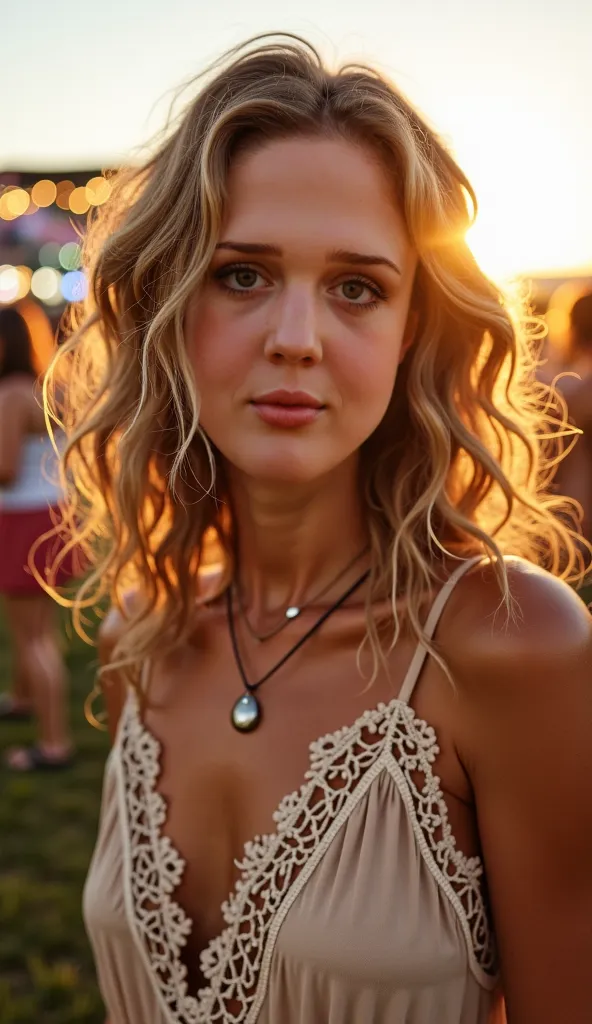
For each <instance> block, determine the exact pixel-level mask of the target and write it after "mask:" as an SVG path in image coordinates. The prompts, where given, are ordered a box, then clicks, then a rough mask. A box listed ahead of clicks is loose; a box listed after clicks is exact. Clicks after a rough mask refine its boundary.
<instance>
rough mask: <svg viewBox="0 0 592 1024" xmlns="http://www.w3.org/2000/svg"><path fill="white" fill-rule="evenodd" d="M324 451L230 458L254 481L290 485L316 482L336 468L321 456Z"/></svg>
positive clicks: (279, 452)
mask: <svg viewBox="0 0 592 1024" xmlns="http://www.w3.org/2000/svg"><path fill="white" fill-rule="evenodd" d="M320 454H321V453H320V452H318V451H317V452H316V453H314V454H313V453H311V452H310V451H308V452H297V451H294V450H292V451H287V450H286V448H285V447H284V448H283V450H282V451H277V452H266V453H255V452H250V453H249V454H248V455H245V457H244V458H237V459H236V460H234V459H230V460H228V461H230V463H231V465H233V466H234V468H235V469H236V470H238V472H239V473H240V474H241V475H243V476H245V477H248V478H249V479H251V480H253V481H257V482H260V483H262V484H266V485H269V486H274V485H277V486H283V487H286V486H289V485H294V486H296V485H303V484H309V483H312V482H313V481H314V480H317V479H319V478H320V477H322V476H325V474H327V473H329V472H331V470H332V469H334V468H335V463H334V462H333V461H331V460H326V459H322V458H320V457H319V456H320Z"/></svg>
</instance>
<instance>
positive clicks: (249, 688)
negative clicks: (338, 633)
mask: <svg viewBox="0 0 592 1024" xmlns="http://www.w3.org/2000/svg"><path fill="white" fill-rule="evenodd" d="M369 575H370V569H367V570H366V571H365V572H364V573H362V575H361V576H360V577H359V578H358V579H357V580H356V582H355V583H352V585H351V587H348V589H347V590H346V591H345V593H344V594H342V595H341V597H339V598H338V599H337V601H335V602H334V604H332V605H331V606H330V607H329V608H327V609H326V611H324V612H323V614H322V615H321V616H320V618H318V619H317V621H316V622H315V624H314V625H313V626H311V628H310V629H309V630H307V632H306V633H305V634H304V636H302V637H300V640H298V641H297V643H295V644H294V646H293V647H291V648H290V650H289V651H288V652H287V653H286V654H284V656H283V657H282V658H280V660H279V661H278V662H277V663H276V664H275V665H274V666H273V668H271V669H269V671H268V672H266V673H265V675H264V676H262V677H261V679H258V680H257V682H255V683H252V682H250V680H249V679H248V678H247V673H246V672H245V667H244V665H243V661H242V658H241V656H240V651H239V649H238V642H237V638H236V629H235V622H234V612H233V610H232V589H231V587H228V589H227V591H226V610H227V615H228V632H229V633H230V640H231V642H232V651H233V654H234V660H235V662H236V667H237V668H238V671H239V674H240V677H241V679H242V681H243V684H244V687H245V693H244V694H243V695H242V697H239V698H238V700H237V701H236V702H235V703H234V705H233V707H232V711H231V713H230V720H231V722H232V724H233V726H234V728H235V729H237V730H238V732H252V731H253V729H256V728H257V726H258V725H259V724H260V722H261V718H262V710H261V705H260V703H259V701H258V700H257V697H256V696H255V692H256V690H258V689H259V687H260V686H263V683H266V682H267V680H268V679H270V678H271V676H273V675H275V673H276V672H277V671H278V669H280V668H281V667H282V665H285V664H286V662H287V660H288V658H291V657H292V655H293V654H296V651H298V650H299V649H300V648H301V647H302V645H303V644H305V643H306V641H307V640H309V639H310V637H311V636H312V635H313V633H316V632H317V630H318V629H320V628H321V626H322V625H323V622H325V621H326V620H327V619H328V618H329V616H330V615H332V614H333V612H335V611H337V609H338V608H340V607H341V605H342V604H344V602H345V601H347V599H348V597H350V596H351V594H353V593H354V591H356V590H357V589H358V588H359V587H361V586H362V583H364V582H365V580H367V579H368V576H369Z"/></svg>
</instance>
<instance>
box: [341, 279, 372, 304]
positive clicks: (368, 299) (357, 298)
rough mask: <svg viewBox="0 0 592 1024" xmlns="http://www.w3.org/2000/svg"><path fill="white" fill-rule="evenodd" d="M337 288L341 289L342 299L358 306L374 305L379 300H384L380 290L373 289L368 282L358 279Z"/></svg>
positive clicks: (343, 283) (345, 282)
mask: <svg viewBox="0 0 592 1024" xmlns="http://www.w3.org/2000/svg"><path fill="white" fill-rule="evenodd" d="M337 287H338V288H340V289H341V295H342V297H343V298H344V299H346V300H347V301H348V302H351V303H353V304H354V305H356V306H368V305H374V304H375V303H376V301H377V300H378V299H380V298H382V296H381V294H380V292H379V290H378V288H375V287H372V286H371V285H370V284H369V282H367V281H361V280H357V279H356V278H351V279H350V280H348V281H342V282H341V283H340V284H339V285H338V286H337Z"/></svg>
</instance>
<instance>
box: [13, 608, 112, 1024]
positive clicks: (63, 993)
mask: <svg viewBox="0 0 592 1024" xmlns="http://www.w3.org/2000/svg"><path fill="white" fill-rule="evenodd" d="M68 632H71V630H69V631H68ZM67 656H68V665H69V669H70V673H71V694H70V704H71V716H72V727H73V731H74V738H75V743H76V748H77V757H76V764H75V767H74V768H73V769H72V770H70V771H68V772H64V773H63V774H61V773H58V774H55V775H52V774H47V775H40V774H36V775H21V776H19V775H14V774H11V773H9V772H7V771H6V770H5V769H4V768H0V1024H17V1022H18V1024H102V1022H103V1021H104V1020H105V1014H104V1011H103V1008H102V1004H101V1000H100V997H99V994H98V990H97V986H96V980H95V972H94V967H93V962H92V956H91V952H90V949H89V944H88V941H87V938H86V934H85V931H84V926H83V923H82V919H81V909H80V905H81V895H82V886H83V884H84V878H85V875H86V871H87V869H88V864H89V860H90V856H91V853H92V848H93V845H94V841H95V836H96V829H97V820H98V813H99V802H100V791H101V780H102V772H103V764H104V760H105V756H106V753H107V749H108V738H107V736H106V734H105V733H102V732H99V731H97V730H95V729H92V728H91V726H89V725H88V723H87V722H86V721H85V718H84V700H85V697H86V695H87V694H88V693H89V691H90V689H91V687H92V681H93V675H94V666H95V659H96V652H95V650H94V649H93V648H90V647H88V646H87V645H85V644H83V643H82V641H80V640H79V639H78V638H77V637H74V638H73V639H70V640H68V654H67ZM9 677H10V655H9V650H8V645H7V638H6V634H5V631H4V627H3V623H2V621H1V619H0V689H3V688H4V687H5V686H6V685H7V683H8V681H9ZM33 738H34V728H33V726H31V725H29V724H24V725H21V724H20V723H19V724H18V725H16V724H13V725H7V724H0V756H1V754H2V751H3V750H4V749H5V748H6V747H8V746H11V745H12V744H15V743H17V744H18V743H21V742H25V743H28V742H30V741H31V740H32V739H33Z"/></svg>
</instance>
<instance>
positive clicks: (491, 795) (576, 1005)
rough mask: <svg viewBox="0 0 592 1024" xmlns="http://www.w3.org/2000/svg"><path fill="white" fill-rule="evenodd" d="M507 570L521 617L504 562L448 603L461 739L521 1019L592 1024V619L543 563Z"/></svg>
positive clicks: (505, 969)
mask: <svg viewBox="0 0 592 1024" xmlns="http://www.w3.org/2000/svg"><path fill="white" fill-rule="evenodd" d="M507 569H508V580H509V585H510V593H511V597H512V603H513V610H512V613H511V614H508V613H507V611H506V609H505V608H504V607H503V605H502V604H501V598H500V589H499V585H498V583H497V581H496V579H495V576H494V573H493V570H492V568H491V567H487V568H479V569H478V570H477V571H475V572H473V573H471V574H470V575H468V576H467V577H465V578H464V579H463V580H462V581H461V582H460V583H459V584H458V587H457V592H455V593H454V594H453V597H452V599H451V602H450V607H449V608H448V609H447V613H446V626H447V628H446V630H445V632H444V635H445V642H444V645H443V646H445V648H446V651H445V656H446V657H447V659H448V664H449V667H450V669H451V673H452V675H453V677H454V681H455V684H456V694H455V715H456V718H455V725H456V735H455V745H456V749H457V751H458V754H459V757H460V760H461V762H462V764H463V765H464V767H465V770H466V771H467V774H468V777H469V779H470V781H471V785H472V789H473V793H474V799H475V804H476V808H477V817H478V823H479V835H480V840H481V847H482V852H483V859H484V864H485V868H486V871H487V880H488V891H489V894H490V901H491V906H492V911H493V919H494V923H495V929H496V936H497V941H498V947H499V950H500V958H501V963H502V978H503V987H504V995H505V999H506V1005H507V1010H508V1019H509V1020H510V1019H511V1020H521V1021H522V1020H529V1021H533V1020H537V1021H540V1022H541V1024H543V1022H545V1024H546V1022H547V1021H548V1022H549V1024H551V1022H554V1021H557V1020H570V1021H572V1020H573V1021H575V1020H578V1021H580V1020H581V1021H583V1020H588V1019H590V1016H589V1011H590V1009H592V1004H591V1002H590V990H589V982H588V976H589V961H590V956H591V955H592V932H590V914H591V913H592V879H591V875H590V861H591V858H592V805H591V804H590V799H589V797H590V776H591V774H592V617H591V616H590V614H589V612H588V611H587V609H586V608H585V606H584V604H583V602H582V601H581V600H580V598H579V597H578V596H577V594H575V593H574V592H573V591H572V589H571V588H570V587H569V586H567V584H565V583H562V582H561V581H560V580H557V579H555V578H554V577H552V576H550V575H549V574H548V573H546V572H544V571H543V570H541V569H538V568H536V567H534V566H532V565H530V564H529V563H527V562H525V561H522V560H520V559H512V560H511V561H509V562H508V563H507ZM443 625H444V621H443ZM557 936H560V937H561V939H558V938H556V937H557ZM558 963H562V964H564V967H563V968H562V969H561V970H562V976H561V980H559V979H558V977H557V975H556V974H554V970H555V968H556V967H557V964H558ZM584 1007H585V1009H584Z"/></svg>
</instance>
